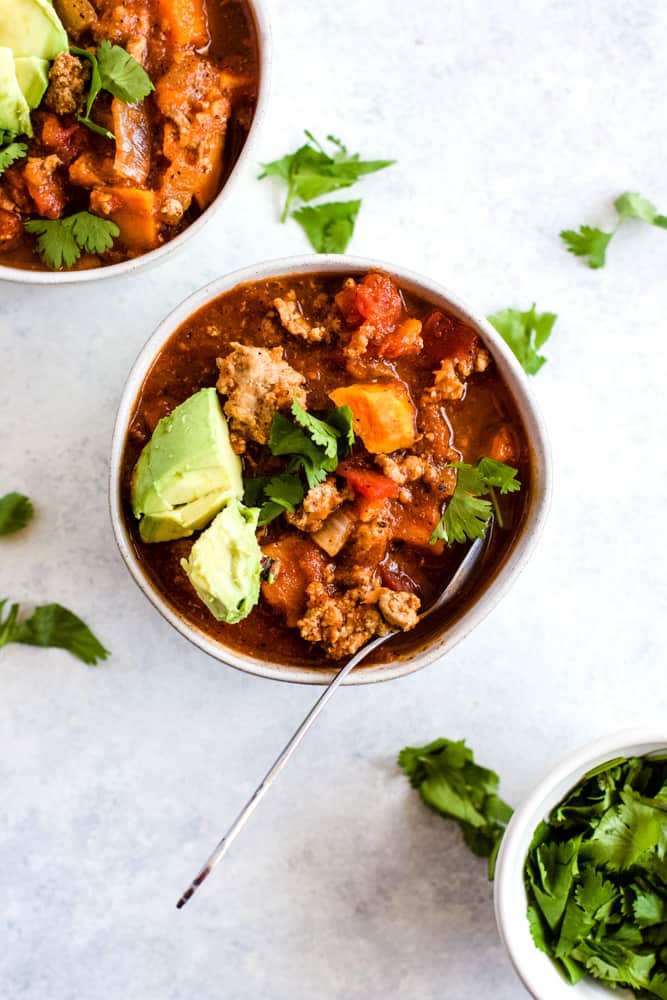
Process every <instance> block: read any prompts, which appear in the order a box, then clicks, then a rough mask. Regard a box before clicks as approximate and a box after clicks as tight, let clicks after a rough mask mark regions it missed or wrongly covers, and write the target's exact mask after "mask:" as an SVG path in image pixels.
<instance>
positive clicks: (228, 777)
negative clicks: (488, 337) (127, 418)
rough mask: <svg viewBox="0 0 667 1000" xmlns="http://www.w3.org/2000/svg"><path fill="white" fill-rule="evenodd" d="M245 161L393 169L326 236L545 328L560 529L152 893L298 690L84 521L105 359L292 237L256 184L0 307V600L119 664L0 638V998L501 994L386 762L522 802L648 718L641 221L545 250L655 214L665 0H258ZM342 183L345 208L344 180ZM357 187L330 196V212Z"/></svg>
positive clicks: (429, 838) (333, 721)
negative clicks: (159, 592) (14, 494)
mask: <svg viewBox="0 0 667 1000" xmlns="http://www.w3.org/2000/svg"><path fill="white" fill-rule="evenodd" d="M270 6H271V13H272V20H273V24H274V31H275V47H276V60H275V74H274V85H273V95H272V100H271V105H270V117H269V122H268V125H267V127H266V130H265V132H264V134H263V136H262V138H261V142H260V148H259V151H258V152H259V156H260V158H262V159H272V158H273V157H275V156H278V155H281V154H282V153H284V152H286V151H287V150H289V149H291V148H293V147H294V146H295V144H296V143H297V142H298V141H299V137H300V135H299V130H300V129H301V128H302V127H303V126H306V127H310V128H311V129H313V130H315V131H316V132H318V133H319V134H322V133H325V132H326V131H332V132H334V133H337V134H339V135H341V136H343V138H344V139H346V140H347V141H348V143H349V144H350V146H351V148H353V149H355V150H356V149H359V150H361V151H362V152H363V153H364V154H368V155H370V156H373V157H375V156H394V157H396V158H397V159H398V161H399V163H398V165H397V166H396V167H394V168H393V169H392V170H390V171H386V172H385V173H384V174H379V175H377V176H376V177H374V178H371V179H369V180H368V181H367V182H366V183H365V184H364V190H363V191H362V190H361V189H359V190H360V193H361V194H363V195H364V199H365V200H364V206H363V209H362V212H361V215H360V219H359V224H358V233H357V235H356V237H355V240H354V243H353V245H352V247H351V250H352V251H357V252H359V253H362V254H363V253H367V254H369V255H376V256H380V257H384V258H385V259H386V260H389V261H391V260H394V261H396V262H400V263H402V264H405V265H407V266H410V267H412V268H414V269H416V270H421V271H423V272H425V273H428V274H431V275H433V276H434V277H437V278H438V279H439V280H441V281H442V282H444V283H446V284H448V285H450V286H451V287H452V288H453V289H455V290H457V291H458V292H459V293H460V294H461V295H462V296H464V297H467V298H468V299H469V300H470V302H471V303H473V304H475V305H477V306H478V307H479V308H480V309H482V310H487V311H492V310H496V309H498V308H501V307H504V306H506V305H510V304H514V305H517V306H521V307H523V308H526V307H527V306H528V305H529V304H530V302H531V301H532V300H533V299H535V300H536V301H537V303H538V305H539V306H540V307H541V308H543V309H552V310H555V311H556V312H558V313H559V317H560V318H559V320H558V323H557V326H556V329H555V333H554V335H553V338H552V343H551V344H550V345H549V347H548V355H549V363H548V365H547V366H546V367H545V368H544V370H543V371H542V372H541V373H540V375H539V376H538V377H537V378H536V379H535V382H534V388H535V391H536V393H537V395H538V397H539V400H540V403H541V406H542V407H543V409H544V412H545V416H546V418H547V421H548V424H549V426H550V429H551V435H552V441H553V452H554V462H555V495H554V503H553V510H552V514H551V517H550V521H549V523H548V527H547V530H546V532H545V535H544V538H543V540H542V543H541V546H540V547H539V550H538V552H537V554H536V555H535V557H534V559H533V561H532V562H531V564H530V566H529V568H528V569H527V570H526V572H525V574H524V575H523V577H522V578H521V580H520V581H519V583H518V584H517V585H516V587H515V588H514V590H513V591H512V593H511V595H510V596H509V597H507V598H506V600H505V601H504V602H503V603H502V605H501V606H500V607H498V608H497V609H496V611H495V612H494V613H493V614H492V615H491V616H490V618H489V619H488V620H487V621H486V622H485V623H484V624H483V626H481V627H480V628H479V629H478V630H477V631H476V632H475V633H474V634H473V635H472V636H471V637H470V638H469V639H468V640H467V641H466V642H465V643H464V644H463V645H461V646H460V647H459V648H458V649H456V650H455V651H454V652H453V653H452V654H451V655H450V656H448V657H447V659H446V660H445V661H443V662H441V663H440V664H438V665H436V666H434V667H431V668H430V669H428V670H426V671H424V672H422V673H421V674H418V675H416V676H413V677H411V678H409V679H407V680H403V681H397V682H394V683H392V684H386V685H381V686H378V687H368V688H357V689H353V690H345V691H343V692H342V693H340V694H339V695H338V697H337V702H336V703H334V704H333V705H332V706H331V710H330V711H329V712H328V714H327V715H326V717H325V718H324V719H323V721H322V723H321V725H320V726H319V727H318V728H317V730H316V731H315V732H313V733H312V735H311V737H310V739H309V741H308V744H307V745H306V746H305V747H304V748H303V751H302V752H301V754H300V755H299V757H298V758H297V759H296V760H295V761H294V762H293V764H292V766H291V768H290V769H289V772H288V773H286V774H285V776H284V778H283V780H282V781H281V783H280V785H279V786H278V787H277V788H276V789H275V792H274V793H273V794H272V795H271V797H270V799H268V800H267V801H266V803H265V804H264V805H263V806H262V809H261V811H260V812H259V813H258V814H257V815H256V817H255V819H254V821H253V822H252V823H251V825H250V826H249V827H248V829H247V832H246V833H245V834H244V836H243V838H242V840H240V841H239V842H238V844H237V846H236V847H235V849H234V850H233V852H232V853H231V854H230V856H229V858H228V860H227V861H226V863H225V866H224V869H223V870H220V871H218V872H217V873H216V876H215V878H214V879H213V880H212V881H211V883H210V884H209V885H207V887H206V888H205V890H202V892H201V894H200V896H199V897H198V898H197V899H196V900H195V901H194V902H193V903H192V904H191V905H190V906H189V907H188V908H186V909H185V910H184V911H182V912H181V913H177V911H176V910H175V909H174V903H175V900H176V898H177V896H178V894H179V893H180V891H181V889H182V888H183V886H184V883H186V882H187V881H188V879H189V877H190V876H191V875H192V873H193V871H194V869H195V868H196V866H197V865H198V863H199V862H200V861H201V860H202V856H203V854H205V853H206V852H207V851H208V849H209V848H210V847H211V846H212V845H213V843H214V842H215V840H216V839H217V836H218V834H219V832H220V831H221V829H222V828H223V827H224V826H225V825H226V824H227V822H228V821H229V820H230V818H231V817H232V816H233V814H234V813H235V811H236V810H237V808H238V806H239V805H240V803H241V802H242V800H243V799H244V797H245V796H246V794H247V793H248V792H249V791H250V789H251V787H252V786H253V784H254V782H255V781H256V779H257V778H258V777H259V775H260V773H261V772H262V771H263V769H264V767H265V765H266V764H267V763H268V762H269V761H270V759H272V757H273V755H274V753H275V751H276V750H277V748H279V747H280V745H281V744H282V742H283V740H284V738H285V737H286V735H287V734H288V733H289V732H290V731H291V729H292V728H293V726H294V725H295V723H296V722H297V721H298V720H299V719H300V718H301V716H302V714H303V713H304V711H305V709H306V708H307V706H308V705H309V704H310V702H311V699H312V698H313V694H314V692H313V690H312V689H307V688H299V687H295V686H291V685H289V686H288V685H277V684H274V683H270V682H268V681H264V680H260V679H256V678H253V677H249V676H245V675H243V674H240V673H236V672H234V671H233V670H229V669H227V670H226V669H225V668H223V667H222V666H220V665H219V664H218V663H216V662H214V661H213V660H209V659H208V658H207V657H206V656H205V655H203V654H201V653H199V652H197V651H196V650H195V649H193V648H191V647H190V646H189V645H188V644H187V643H186V642H185V641H184V640H182V639H181V638H180V637H179V636H178V635H177V634H176V633H174V632H172V631H171V630H170V628H169V627H168V626H167V625H165V623H164V622H163V621H162V620H161V619H160V618H159V617H158V615H157V613H155V612H154V611H153V610H152V608H151V607H150V606H149V605H148V604H147V602H146V601H145V600H144V599H143V598H142V596H141V594H140V593H139V591H138V590H137V589H136V588H135V586H134V584H133V583H132V582H131V580H130V577H129V575H128V574H127V572H126V571H125V569H124V567H123V565H122V564H121V561H120V558H119V556H118V554H117V552H116V550H115V547H114V544H113V540H112V537H111V532H110V528H109V523H108V517H107V505H106V475H107V455H108V450H109V442H110V435H111V428H112V423H113V418H114V410H115V407H116V403H117V400H118V397H119V393H120V390H121V386H122V383H123V380H124V377H125V374H126V372H127V370H128V367H129V365H130V363H131V361H132V359H133V358H134V356H135V355H136V353H137V352H138V350H139V347H140V346H141V344H142V343H143V341H144V340H145V339H146V337H147V336H148V334H149V333H150V331H151V329H152V328H153V326H154V325H155V324H156V323H157V321H158V320H159V319H160V318H161V317H162V316H163V315H164V313H165V312H166V311H167V310H168V309H169V308H171V307H172V306H173V305H175V304H176V303H177V302H178V301H179V300H180V299H182V298H183V297H184V296H185V295H186V294H187V293H189V292H190V291H192V290H193V289H195V288H196V287H197V286H199V285H201V284H203V283H204V282H205V281H206V280H208V279H209V278H212V277H214V276H215V275H217V274H220V273H224V272H225V271H227V270H230V269H232V268H235V267H238V266H241V265H245V264H248V263H251V262H252V261H254V260H258V259H262V258H268V257H277V256H282V255H285V254H289V253H300V252H302V251H303V250H304V249H305V243H304V238H303V236H302V234H301V232H300V230H299V229H298V227H297V226H296V225H295V224H293V225H288V226H285V227H281V226H280V225H278V224H277V222H276V221H275V211H276V204H277V191H275V190H274V189H272V188H271V187H270V186H269V185H268V184H267V183H264V184H259V183H257V182H256V181H255V180H254V177H253V170H252V169H251V170H249V171H248V172H247V176H246V178H245V180H244V182H243V183H242V184H241V185H240V187H239V188H238V189H237V197H236V200H235V203H234V204H232V205H229V206H228V207H227V209H226V210H225V211H224V212H223V213H222V215H221V216H220V218H219V222H218V223H217V224H215V225H214V226H211V227H210V228H209V229H208V230H207V231H206V232H205V234H204V235H203V236H202V237H201V238H200V239H199V240H198V241H197V242H196V243H195V244H194V245H192V246H190V247H188V248H187V249H186V250H185V251H184V252H183V253H181V254H180V255H179V256H177V257H176V258H174V259H172V260H170V261H168V262H167V263H166V264H165V265H164V266H162V267H161V268H160V269H158V270H153V271H147V272H146V273H144V274H141V273H140V274H137V275H135V276H132V277H130V278H128V279H126V280H122V281H120V280H114V281H108V282H103V283H101V284H99V285H89V286H87V287H80V288H76V287H69V288H57V289H56V288H54V289H47V288H38V289H29V288H22V287H20V286H16V285H9V284H3V285H2V287H1V288H0V345H1V354H0V356H1V358H2V362H1V367H0V381H1V387H2V401H3V407H2V459H1V462H0V468H1V470H2V476H1V483H0V485H1V487H2V489H1V490H0V492H4V491H5V490H9V489H20V490H23V491H25V492H27V493H28V494H30V495H31V496H32V497H33V498H34V500H35V503H36V507H37V516H36V518H35V521H34V523H33V524H32V525H31V526H30V528H29V529H28V530H27V531H25V532H24V533H23V534H21V535H17V536H15V537H13V538H11V539H5V540H4V541H2V542H1V543H0V544H1V550H0V581H1V582H0V591H2V594H7V595H9V596H11V597H12V598H14V599H17V600H25V601H32V602H43V601H47V600H59V601H61V602H62V603H64V604H66V605H68V606H70V607H72V608H73V609H74V610H75V611H77V612H78V613H79V614H80V615H82V616H83V617H84V618H85V619H86V620H87V621H88V622H89V623H90V624H91V625H92V626H93V627H94V629H95V631H96V632H97V633H98V634H99V635H100V637H101V638H102V640H103V641H104V642H105V643H106V644H107V645H108V646H109V647H110V649H111V650H112V652H113V655H112V657H111V658H110V659H109V660H108V662H107V663H106V664H105V665H104V666H102V667H100V668H99V669H88V668H86V667H84V666H83V665H80V664H79V663H77V662H76V661H74V660H73V659H71V658H70V657H69V656H67V655H66V654H65V653H62V652H60V651H55V650H54V651H44V650H33V649H30V648H22V647H12V646H10V647H7V648H5V649H4V650H2V652H0V747H1V756H0V789H1V791H0V794H1V802H2V806H1V808H0V884H1V886H2V890H1V893H0V897H1V899H2V903H1V905H0V937H1V939H2V942H3V946H2V948H1V949H0V996H2V998H3V1000H5V998H6V1000H24V998H25V1000H122V998H125V997H131V998H138V1000H192V998H194V997H197V998H198V1000H214V998H215V1000H241V998H244V1000H247V998H251V1000H300V998H310V997H317V998H318V1000H357V998H359V1000H361V998H364V1000H367V998H369V997H370V998H386V1000H399V998H400V1000H430V998H438V1000H442V998H446V1000H464V998H465V1000H472V998H475V1000H476V998H480V1000H486V998H494V1000H515V998H516V1000H519V998H520V997H522V996H524V993H523V990H522V988H521V986H520V985H519V983H518V981H517V980H516V978H515V977H514V974H513V972H512V970H511V968H510V965H509V962H508V960H507V958H506V957H505V955H504V953H503V950H502V948H501V945H500V943H499V940H498V936H497V933H496V930H495V927H494V921H493V915H492V907H491V887H490V886H489V884H488V883H487V881H486V875H485V865H484V862H482V861H479V860H478V859H475V858H474V857H472V856H471V855H470V854H469V853H468V852H467V850H466V849H465V848H464V847H463V846H462V843H461V840H460V835H459V833H458V831H457V830H456V829H455V828H453V827H451V826H450V825H449V824H447V823H444V822H443V821H441V820H440V819H439V818H438V817H436V816H434V815H431V814H430V813H428V812H427V811H426V810H425V809H424V808H423V807H422V806H421V805H420V803H419V801H418V799H417V797H416V795H415V794H414V792H412V791H411V790H410V789H409V788H408V786H407V783H406V782H405V780H404V779H403V778H402V777H401V775H400V774H399V773H398V771H397V768H396V766H395V763H394V762H395V756H396V753H397V751H398V750H399V749H400V748H401V747H402V746H403V745H404V744H406V743H411V742H412V743H413V742H416V741H417V742H421V741H426V740H429V739H431V738H434V737H436V736H438V735H447V736H450V737H460V736H465V737H466V738H467V739H468V740H469V741H470V743H471V744H472V746H473V747H474V748H475V750H476V752H477V754H478V757H479V759H480V760H481V761H482V762H484V763H486V764H489V765H491V766H494V767H495V768H496V769H497V770H498V771H499V772H500V773H501V775H502V776H503V784H502V791H503V793H504V795H505V797H506V798H508V799H509V800H510V801H511V802H514V803H516V802H518V801H519V800H520V799H521V797H522V796H523V795H525V794H526V793H527V791H528V790H529V789H530V788H531V786H532V785H533V784H534V783H535V782H536V780H537V779H538V778H539V777H540V776H541V775H542V774H543V773H544V771H545V770H546V769H547V768H549V767H551V765H552V764H553V763H554V762H555V761H556V760H557V759H558V758H559V757H560V756H561V755H562V754H563V753H564V752H565V751H567V750H569V749H570V748H571V747H573V746H575V745H577V744H579V743H582V742H584V741H586V740H588V739H590V738H592V737H594V736H596V735H599V734H602V733H604V732H607V731H609V730H613V729H615V728H619V727H622V726H624V725H626V724H628V723H633V724H636V723H640V722H646V723H652V724H656V723H660V722H664V719H665V712H666V709H667V695H666V693H665V682H664V677H665V654H666V653H667V650H666V648H665V628H664V620H665V592H666V585H667V571H666V569H665V560H664V541H663V525H662V520H663V516H664V515H663V512H664V482H665V472H664V465H665V463H664V457H663V456H664V447H665V439H666V437H667V426H666V419H665V402H664V401H665V395H664V377H665V376H664V371H665V363H666V362H667V353H666V348H665V344H666V343H667V338H666V336H665V319H664V317H665V287H666V286H665V274H666V273H667V234H666V233H664V232H661V231H660V230H657V229H649V228H648V227H641V226H640V225H638V224H637V225H634V224H628V225H627V227H626V228H625V229H624V230H623V231H622V232H621V233H619V235H618V236H617V238H616V239H615V240H614V243H613V245H612V247H611V249H610V255H609V264H608V267H607V269H606V270H605V271H602V272H598V273H596V272H593V271H590V270H588V269H587V268H586V267H585V266H583V265H582V264H581V263H580V262H578V261H577V260H575V259H574V258H572V257H570V256H569V255H568V254H567V253H565V252H564V251H563V248H562V246H561V245H560V242H559V240H558V235H557V234H558V231H559V230H560V229H561V228H563V227H564V226H569V225H575V224H578V223H580V222H590V223H592V224H596V223H599V224H604V223H609V222H610V221H611V219H612V213H611V210H610V206H611V202H612V199H613V198H614V197H615V195H617V194H618V193H619V192H621V191H622V190H625V189H627V188H630V189H634V190H640V191H642V192H643V193H645V194H647V195H649V196H651V197H653V198H654V200H655V201H656V202H658V203H659V205H661V206H662V210H663V211H667V179H666V173H665V163H666V162H667V132H666V130H665V127H664V124H665V119H664V108H665V83H666V80H665V61H664V51H665V46H666V45H667V9H666V8H665V6H664V4H662V3H660V2H659V0H605V2H603V3H598V4H589V3H587V2H584V0H558V2H556V0H551V2H545V0H537V2H536V0H516V2H514V3H512V4H507V3H505V2H500V0H486V2H482V0H465V2H464V0H451V2H450V3H447V4H441V3H435V2H433V0H427V2H426V3H422V4H420V5H417V6H412V7H411V6H410V5H406V4H404V3H401V2H399V0H383V2H380V0H366V3H364V4H357V3H355V2H353V0H337V2H336V3H327V4H317V3H315V4H306V3H303V2H299V0H297V2H296V3H295V2H292V3H287V2H285V0H270ZM351 196H352V195H351ZM354 196H356V193H355V195H354Z"/></svg>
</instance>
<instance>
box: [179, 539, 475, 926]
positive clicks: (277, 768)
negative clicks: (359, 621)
mask: <svg viewBox="0 0 667 1000" xmlns="http://www.w3.org/2000/svg"><path fill="white" fill-rule="evenodd" d="M484 545H485V540H484V539H481V538H478V539H476V540H475V541H474V542H473V543H472V545H471V546H470V548H469V549H468V551H467V552H466V555H465V557H464V559H463V561H462V562H461V564H460V565H459V567H458V569H457V570H456V573H455V574H454V576H453V577H452V579H451V580H450V581H449V583H448V584H447V586H446V587H445V588H444V589H443V590H442V592H441V593H440V594H439V595H438V597H437V598H436V599H435V601H433V602H432V603H431V604H430V605H429V607H428V608H426V610H425V611H424V612H423V613H422V614H421V615H420V616H419V621H420V622H423V621H424V619H425V618H428V616H429V615H432V614H433V613H434V612H436V611H440V610H441V609H442V608H443V607H444V606H445V605H446V604H449V603H450V602H451V601H453V600H454V598H455V597H458V596H459V594H461V592H462V591H463V589H464V587H465V585H466V583H467V582H468V580H469V579H470V575H471V573H472V570H473V569H474V568H475V567H476V565H477V563H478V562H479V559H480V556H481V555H482V551H483V548H484ZM395 635H397V632H389V633H387V635H381V636H378V638H376V639H371V641H370V642H367V643H366V644H365V645H364V646H362V647H361V649H359V650H358V651H357V652H356V653H355V654H354V656H353V657H352V659H350V660H348V661H347V663H346V664H345V666H344V667H341V669H340V670H339V671H338V673H337V674H336V676H335V677H334V679H333V680H332V681H331V683H330V684H329V685H328V687H327V688H326V690H325V691H324V693H323V694H321V695H320V697H319V698H318V700H317V701H316V702H315V704H314V705H313V707H312V708H311V710H310V712H309V713H308V715H307V716H306V717H305V719H304V720H303V722H302V723H301V725H300V726H299V728H298V729H297V730H296V732H295V733H294V735H293V736H292V738H291V739H290V741H289V743H288V744H287V745H286V746H285V748H284V749H283V751H282V752H281V754H280V756H279V757H278V758H277V759H276V760H275V762H274V763H273V764H272V765H271V767H270V768H269V770H268V771H267V773H266V774H265V775H264V778H263V779H262V781H261V782H260V784H259V785H258V786H257V788H256V789H255V791H254V792H253V793H252V795H251V796H250V798H249V799H248V801H247V802H246V804H245V805H244V807H243V809H242V810H241V812H240V813H239V814H238V816H237V817H236V819H235V820H234V822H233V823H232V825H231V826H230V828H229V830H228V831H227V833H226V834H225V835H224V837H223V838H222V840H221V841H220V843H219V844H218V846H217V847H216V848H215V850H214V851H213V852H212V854H211V855H210V856H209V858H208V859H207V860H206V863H205V864H204V867H203V868H202V869H201V871H200V872H199V874H198V875H197V877H196V878H195V879H194V880H193V881H192V882H191V883H190V886H189V887H188V888H187V889H186V890H185V892H184V893H183V895H182V896H181V898H180V899H179V901H178V903H177V904H176V907H177V909H179V910H180V909H181V907H183V906H185V904H186V903H187V902H188V900H189V899H191V898H192V897H193V896H194V894H195V892H196V891H197V889H198V888H199V886H200V885H201V884H202V882H203V881H204V879H205V878H207V877H208V876H209V875H210V874H211V872H212V871H213V869H214V868H215V866H216V865H217V864H218V862H219V861H220V860H221V859H222V857H223V856H224V855H225V854H226V853H227V851H228V849H229V847H230V845H231V844H232V842H233V841H234V840H235V839H236V837H237V836H238V834H239V833H240V832H241V830H242V829H243V827H244V826H245V824H246V822H247V821H248V819H249V818H250V815H251V814H252V813H253V812H254V810H255V808H256V807H257V806H258V805H259V803H260V801H261V800H262V799H263V798H264V796H265V795H266V793H267V792H268V790H269V788H270V787H271V785H272V784H273V782H274V781H275V779H276V778H277V777H278V775H279V773H280V772H281V771H282V769H283V768H284V767H285V764H287V761H288V760H289V759H290V757H291V756H292V754H293V753H294V751H295V750H296V749H297V747H298V746H299V744H300V743H301V740H302V739H303V738H304V736H305V735H306V733H307V732H308V730H309V729H310V727H311V726H312V725H313V723H314V722H315V720H316V718H317V717H318V715H319V714H320V712H321V711H322V709H323V708H324V706H325V705H326V703H327V702H328V701H329V699H330V698H331V697H332V695H333V694H334V693H335V691H336V690H337V688H338V687H340V685H341V684H342V683H343V681H344V680H345V678H346V677H347V675H348V674H349V673H350V672H351V671H352V670H354V668H355V667H356V666H357V665H358V664H359V663H361V661H362V660H364V659H365V658H366V657H367V656H368V654H369V653H370V652H371V651H372V650H374V649H377V648H378V646H381V645H382V643H383V642H387V641H388V640H389V639H391V638H392V637H393V636H395Z"/></svg>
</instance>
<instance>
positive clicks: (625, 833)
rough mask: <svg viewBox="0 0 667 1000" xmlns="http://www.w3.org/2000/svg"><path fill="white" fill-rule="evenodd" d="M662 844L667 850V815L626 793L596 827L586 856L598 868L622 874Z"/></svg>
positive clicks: (623, 793)
mask: <svg viewBox="0 0 667 1000" xmlns="http://www.w3.org/2000/svg"><path fill="white" fill-rule="evenodd" d="M659 844H663V845H664V847H667V823H666V822H665V815H664V813H662V812H661V811H660V810H659V809H655V808H653V807H652V806H650V805H647V804H646V803H644V802H642V801H640V799H639V798H638V797H637V796H636V795H634V794H633V793H632V792H630V791H623V792H621V802H620V803H619V804H618V805H614V806H612V807H611V809H608V810H607V812H606V813H605V814H604V816H603V817H602V819H601V820H600V822H599V823H598V825H597V826H596V828H595V830H594V832H593V834H592V835H591V837H590V839H589V841H588V843H587V845H586V854H587V856H588V857H590V858H592V859H593V860H594V861H595V862H596V863H597V864H599V865H604V866H605V867H606V868H609V869H615V870H619V871H622V870H624V869H627V868H632V866H633V865H634V864H635V863H636V862H637V860H638V859H639V858H640V857H641V855H642V854H643V853H644V851H649V850H651V849H652V848H654V847H657V846H658V845H659Z"/></svg>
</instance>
